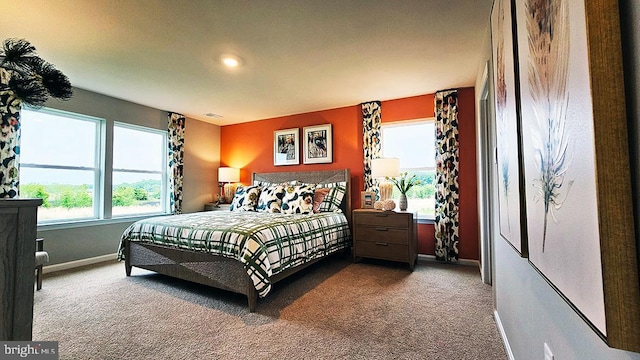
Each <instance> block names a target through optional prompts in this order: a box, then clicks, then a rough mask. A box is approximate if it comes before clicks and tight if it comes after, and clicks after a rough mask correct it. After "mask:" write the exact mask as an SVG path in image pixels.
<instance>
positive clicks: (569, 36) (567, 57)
mask: <svg viewBox="0 0 640 360" xmlns="http://www.w3.org/2000/svg"><path fill="white" fill-rule="evenodd" d="M506 1H508V0H506ZM511 4H512V5H513V6H514V9H515V17H514V18H515V21H516V24H515V27H516V29H517V30H516V35H517V36H516V46H517V56H516V57H517V60H516V65H515V66H516V67H517V70H518V71H517V72H518V77H519V89H520V94H519V95H520V98H519V100H520V102H519V106H520V121H521V122H520V126H521V130H522V133H521V139H520V141H521V146H522V160H523V161H522V164H523V177H524V182H523V187H524V194H525V207H524V209H523V210H524V211H526V219H527V223H526V229H527V230H526V233H527V234H526V236H527V241H528V258H529V263H530V264H531V265H532V266H533V267H534V268H535V269H536V270H537V271H538V272H539V273H540V274H541V275H542V276H543V277H544V279H545V280H547V282H548V283H549V284H550V285H551V286H552V287H553V288H554V289H555V290H556V291H557V292H558V294H559V295H560V296H561V297H562V298H563V299H564V300H565V301H566V302H567V303H568V304H569V305H570V306H571V308H573V309H574V310H575V311H576V313H577V314H578V315H579V316H580V317H581V318H582V319H583V320H584V321H585V322H586V323H587V324H588V325H589V326H590V327H591V328H592V329H593V330H594V331H595V332H596V333H597V334H598V335H599V336H600V337H601V338H602V339H603V340H604V341H605V342H606V343H607V344H608V345H609V346H610V347H614V348H619V349H624V350H631V351H637V352H638V351H640V286H639V279H638V266H637V264H638V263H637V255H636V254H637V252H636V242H635V229H634V220H633V208H632V197H631V179H630V168H629V154H628V151H629V150H628V140H627V125H626V124H627V118H626V113H625V104H624V99H625V94H624V78H623V72H622V52H621V40H620V22H619V18H618V17H619V13H618V11H619V8H618V2H617V0H590V1H574V0H513V1H512V2H511ZM494 6H495V5H494Z"/></svg>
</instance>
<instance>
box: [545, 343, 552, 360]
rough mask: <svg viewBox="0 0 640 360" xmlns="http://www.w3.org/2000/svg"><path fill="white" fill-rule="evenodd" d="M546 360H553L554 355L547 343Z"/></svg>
mask: <svg viewBox="0 0 640 360" xmlns="http://www.w3.org/2000/svg"><path fill="white" fill-rule="evenodd" d="M544 360H553V353H552V352H551V349H549V345H547V343H544Z"/></svg>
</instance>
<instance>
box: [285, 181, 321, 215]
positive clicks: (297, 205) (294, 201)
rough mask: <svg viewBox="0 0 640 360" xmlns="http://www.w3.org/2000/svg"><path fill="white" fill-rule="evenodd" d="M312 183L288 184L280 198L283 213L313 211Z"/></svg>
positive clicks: (308, 212) (313, 188)
mask: <svg viewBox="0 0 640 360" xmlns="http://www.w3.org/2000/svg"><path fill="white" fill-rule="evenodd" d="M314 191H315V187H314V186H313V185H308V184H306V185H289V186H287V187H286V192H285V194H284V198H283V199H282V213H283V214H311V213H312V212H313V193H314Z"/></svg>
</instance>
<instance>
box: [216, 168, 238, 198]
mask: <svg viewBox="0 0 640 360" xmlns="http://www.w3.org/2000/svg"><path fill="white" fill-rule="evenodd" d="M239 181H240V169H236V168H232V167H221V168H218V186H220V203H222V204H225V203H226V204H230V203H231V201H233V195H234V193H235V185H234V184H233V183H237V182H239Z"/></svg>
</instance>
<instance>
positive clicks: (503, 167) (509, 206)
mask: <svg viewBox="0 0 640 360" xmlns="http://www.w3.org/2000/svg"><path fill="white" fill-rule="evenodd" d="M491 44H492V46H491V47H492V55H493V64H494V65H493V66H494V69H493V81H494V89H495V96H494V98H495V115H496V145H497V146H496V148H497V149H496V151H497V162H498V200H499V201H498V210H499V212H498V214H499V217H498V219H499V225H500V235H502V237H503V238H504V239H505V240H507V242H508V243H509V244H510V245H511V246H512V247H513V248H514V249H515V250H516V251H517V252H518V254H520V256H522V257H526V256H527V234H526V217H524V216H523V215H524V211H521V209H523V208H524V197H523V196H521V194H522V192H521V191H520V188H521V186H522V185H523V184H522V182H523V180H524V178H523V177H522V176H521V171H520V169H521V165H520V161H521V159H522V157H521V156H519V155H520V144H519V137H518V133H519V129H518V126H519V122H518V111H517V110H518V99H517V98H516V93H517V92H516V87H517V85H518V84H517V82H516V76H517V74H516V67H515V64H514V61H515V59H514V49H515V48H514V44H513V28H512V19H511V0H496V1H495V2H494V3H493V9H492V11H491Z"/></svg>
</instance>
